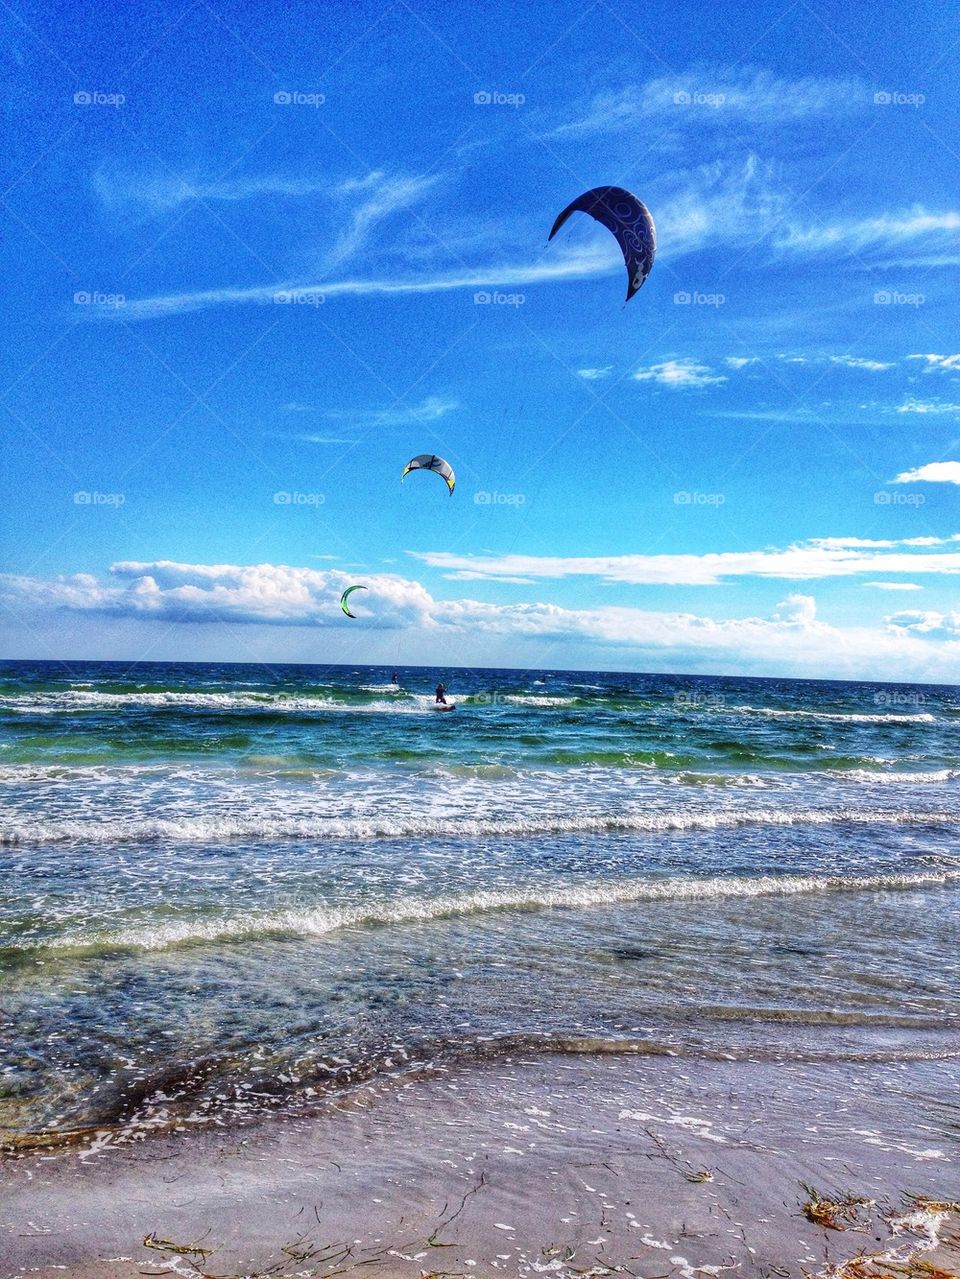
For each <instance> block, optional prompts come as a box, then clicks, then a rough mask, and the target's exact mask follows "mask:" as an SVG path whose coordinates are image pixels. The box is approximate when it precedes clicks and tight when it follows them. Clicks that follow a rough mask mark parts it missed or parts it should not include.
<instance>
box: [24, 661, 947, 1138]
mask: <svg viewBox="0 0 960 1279" xmlns="http://www.w3.org/2000/svg"><path fill="white" fill-rule="evenodd" d="M389 675H390V672H389V671H384V670H383V669H380V668H356V669H351V668H345V667H278V668H270V669H267V668H262V667H251V666H244V665H237V666H214V665H166V664H164V665H161V664H149V665H141V666H138V667H126V666H122V665H119V664H107V663H86V664H71V665H70V666H69V667H66V666H63V665H60V664H45V663H6V664H3V665H0V794H2V819H0V838H2V839H3V841H4V842H3V845H2V847H0V871H2V881H0V883H2V887H0V963H2V965H3V968H4V977H3V994H2V1014H3V1030H4V1038H5V1039H7V1040H8V1041H9V1042H10V1043H11V1046H12V1048H11V1051H8V1052H7V1053H6V1054H5V1055H4V1059H3V1074H2V1082H0V1124H2V1125H3V1127H4V1129H5V1130H6V1133H7V1134H8V1138H9V1139H11V1140H14V1141H16V1140H18V1139H22V1138H23V1137H24V1136H25V1135H26V1134H32V1135H34V1136H36V1135H42V1134H51V1135H52V1134H65V1133H69V1132H71V1131H73V1130H77V1129H84V1128H87V1127H90V1126H96V1127H103V1126H114V1125H115V1126H118V1127H119V1128H120V1129H121V1130H123V1131H126V1132H132V1133H142V1132H144V1131H146V1130H149V1129H152V1128H165V1127H169V1126H181V1125H183V1124H186V1123H191V1124H192V1123H206V1122H222V1121H224V1120H226V1119H227V1118H230V1117H234V1116H241V1117H242V1116H247V1115H249V1114H251V1113H253V1112H257V1111H259V1110H262V1109H265V1108H267V1109H270V1108H280V1109H284V1110H289V1109H295V1108H296V1107H298V1106H301V1105H303V1104H304V1102H305V1101H309V1100H310V1099H312V1098H314V1097H316V1096H317V1094H318V1093H321V1092H324V1091H327V1090H329V1089H331V1088H333V1089H336V1088H342V1087H346V1086H350V1085H351V1084H352V1083H354V1082H356V1081H357V1080H359V1079H364V1078H368V1077H370V1076H375V1075H377V1074H380V1073H386V1074H390V1073H395V1072H403V1071H408V1070H411V1069H414V1068H417V1067H420V1066H421V1065H424V1064H430V1063H434V1064H436V1063H442V1062H449V1061H451V1060H459V1059H461V1058H464V1057H466V1058H469V1057H471V1056H480V1057H491V1056H496V1055H498V1054H501V1053H503V1052H507V1051H512V1050H514V1049H516V1047H517V1046H518V1045H521V1046H524V1047H529V1048H531V1049H532V1048H534V1047H541V1048H547V1047H561V1048H572V1049H578V1050H586V1051H594V1052H603V1051H609V1050H610V1049H611V1048H616V1047H622V1046H626V1047H629V1049H630V1050H631V1051H633V1052H636V1053H651V1054H664V1053H675V1054H680V1055H682V1056H685V1057H692V1058H695V1057H698V1056H700V1057H708V1058H717V1057H720V1058H723V1057H730V1058H733V1059H738V1058H743V1059H751V1060H771V1059H772V1060H780V1059H800V1060H810V1061H817V1060H830V1061H833V1062H837V1063H841V1065H842V1063H844V1062H848V1063H850V1069H851V1070H853V1069H855V1068H856V1063H858V1062H863V1061H864V1060H869V1061H903V1062H910V1061H918V1060H930V1061H941V1060H942V1061H948V1062H949V1061H951V1060H953V1059H954V1058H956V1057H958V1056H960V994H958V991H960V982H958V976H960V961H958V959H957V956H958V953H960V947H958V943H960V850H958V847H957V840H956V836H957V831H958V827H960V690H958V689H956V688H952V687H937V688H933V687H923V688H921V687H915V686H894V685H873V684H839V683H814V682H809V681H805V682H798V681H776V680H726V679H698V678H685V677H671V676H642V675H619V674H618V675H608V674H597V673H592V672H591V673H573V674H571V673H565V674H561V673H556V672H518V671H471V672H468V671H463V672H457V671H452V672H443V678H444V681H445V683H446V685H447V687H448V689H449V690H450V692H451V694H452V696H453V698H454V699H455V700H456V701H457V702H458V709H457V711H456V713H455V714H453V715H443V716H439V715H436V714H435V713H434V712H433V709H432V695H431V692H430V690H431V687H432V680H433V679H434V678H435V676H434V675H433V673H432V672H424V671H417V670H407V669H403V670H401V671H400V676H401V679H400V685H401V687H399V688H398V687H396V686H394V685H392V684H391V683H390V682H389Z"/></svg>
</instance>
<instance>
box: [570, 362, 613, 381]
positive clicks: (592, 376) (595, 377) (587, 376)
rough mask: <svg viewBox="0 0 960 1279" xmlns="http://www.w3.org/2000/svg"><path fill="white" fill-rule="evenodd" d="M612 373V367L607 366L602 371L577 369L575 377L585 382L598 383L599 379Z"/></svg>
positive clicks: (610, 365)
mask: <svg viewBox="0 0 960 1279" xmlns="http://www.w3.org/2000/svg"><path fill="white" fill-rule="evenodd" d="M612 372H613V365H612V364H608V365H606V367H605V368H602V369H577V377H582V378H583V379H584V381H585V382H599V381H600V379H601V378H605V377H609V376H610V374H611V373H612Z"/></svg>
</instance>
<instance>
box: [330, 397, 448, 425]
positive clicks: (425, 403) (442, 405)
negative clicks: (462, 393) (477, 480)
mask: <svg viewBox="0 0 960 1279" xmlns="http://www.w3.org/2000/svg"><path fill="white" fill-rule="evenodd" d="M459 407H460V403H459V401H458V400H452V399H448V398H445V397H444V396H440V395H428V396H427V397H426V399H424V400H421V402H420V403H419V404H395V405H391V406H390V407H389V408H385V409H327V410H325V411H324V417H327V418H330V419H331V420H333V421H335V422H355V423H357V424H358V425H360V426H404V425H406V424H407V423H409V422H436V421H438V420H439V419H440V418H442V417H446V415H447V414H448V413H452V412H453V411H454V409H458V408H459Z"/></svg>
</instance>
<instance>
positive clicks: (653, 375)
mask: <svg viewBox="0 0 960 1279" xmlns="http://www.w3.org/2000/svg"><path fill="white" fill-rule="evenodd" d="M632 376H633V379H634V381H635V382H656V383H657V384H658V385H660V386H669V387H672V388H673V389H674V390H688V389H697V388H699V387H703V386H717V385H719V384H720V383H721V382H726V380H727V378H726V375H725V374H723V373H717V372H715V371H714V370H713V369H711V368H708V367H707V365H706V364H698V363H697V361H696V360H693V359H689V358H684V359H677V360H663V361H661V362H660V363H659V364H650V365H648V366H647V367H646V368H642V369H638V370H637V371H636V373H634V374H633V375H632Z"/></svg>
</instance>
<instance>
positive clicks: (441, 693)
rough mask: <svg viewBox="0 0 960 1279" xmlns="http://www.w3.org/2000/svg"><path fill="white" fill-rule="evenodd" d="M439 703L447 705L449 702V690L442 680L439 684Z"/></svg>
mask: <svg viewBox="0 0 960 1279" xmlns="http://www.w3.org/2000/svg"><path fill="white" fill-rule="evenodd" d="M437 704H438V705H439V706H446V704H447V690H446V689H445V688H444V687H443V683H442V682H441V683H440V684H438V685H437Z"/></svg>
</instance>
